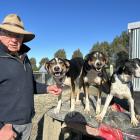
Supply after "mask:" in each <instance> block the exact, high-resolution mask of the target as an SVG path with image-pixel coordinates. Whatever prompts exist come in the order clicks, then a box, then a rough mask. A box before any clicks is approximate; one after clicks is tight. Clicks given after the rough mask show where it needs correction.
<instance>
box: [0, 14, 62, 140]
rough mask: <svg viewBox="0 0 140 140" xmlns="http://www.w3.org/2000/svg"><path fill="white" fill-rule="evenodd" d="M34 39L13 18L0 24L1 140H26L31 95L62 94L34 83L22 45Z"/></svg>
mask: <svg viewBox="0 0 140 140" xmlns="http://www.w3.org/2000/svg"><path fill="white" fill-rule="evenodd" d="M34 37H35V35H34V34H33V33H31V32H28V31H26V30H25V29H24V25H23V22H22V21H21V19H20V17H19V16H17V15H16V14H9V15H7V16H6V17H5V18H4V20H3V22H2V24H0V67H1V68H0V128H1V129H0V140H14V139H15V138H16V139H18V140H28V139H29V136H30V132H31V120H32V117H33V116H34V101H33V93H46V92H49V93H52V94H54V95H59V94H61V91H62V90H61V88H59V87H57V86H56V85H49V86H47V85H45V84H41V83H37V82H36V81H35V80H34V78H33V73H32V68H31V65H30V62H29V59H28V57H27V55H26V53H27V52H28V51H29V50H30V48H29V47H27V46H26V45H25V44H23V43H24V42H28V41H30V40H32V39H33V38H34ZM15 132H16V133H15Z"/></svg>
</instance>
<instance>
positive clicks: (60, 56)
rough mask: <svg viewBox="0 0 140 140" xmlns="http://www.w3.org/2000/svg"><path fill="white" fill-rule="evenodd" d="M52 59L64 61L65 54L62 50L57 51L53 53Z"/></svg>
mask: <svg viewBox="0 0 140 140" xmlns="http://www.w3.org/2000/svg"><path fill="white" fill-rule="evenodd" d="M54 57H59V58H64V59H66V52H65V50H64V49H59V50H58V51H56V52H55V54H54Z"/></svg>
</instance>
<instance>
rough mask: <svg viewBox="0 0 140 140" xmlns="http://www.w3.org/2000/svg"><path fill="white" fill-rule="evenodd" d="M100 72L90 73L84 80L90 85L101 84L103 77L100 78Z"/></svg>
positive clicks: (92, 71)
mask: <svg viewBox="0 0 140 140" xmlns="http://www.w3.org/2000/svg"><path fill="white" fill-rule="evenodd" d="M98 74H99V72H97V71H95V70H90V71H88V73H87V75H86V77H85V78H84V82H88V83H90V84H99V85H100V83H101V80H102V79H101V77H99V76H98Z"/></svg>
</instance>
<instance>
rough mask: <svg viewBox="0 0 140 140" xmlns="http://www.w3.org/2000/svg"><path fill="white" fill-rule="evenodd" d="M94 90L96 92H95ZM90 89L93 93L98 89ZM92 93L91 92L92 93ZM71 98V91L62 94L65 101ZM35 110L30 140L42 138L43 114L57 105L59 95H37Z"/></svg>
mask: <svg viewBox="0 0 140 140" xmlns="http://www.w3.org/2000/svg"><path fill="white" fill-rule="evenodd" d="M93 90H94V92H93ZM93 90H92V89H90V92H91V93H95V91H96V89H93ZM91 93H90V94H91ZM69 98H70V95H69V91H67V92H65V93H64V94H63V96H62V99H63V100H62V101H63V102H65V101H66V100H68V99H69ZM34 101H35V111H36V114H35V116H34V118H33V120H32V122H33V123H32V124H33V126H32V132H31V137H30V140H42V134H43V121H44V120H43V116H44V114H45V112H47V111H48V109H50V108H52V107H54V106H56V105H57V96H54V95H51V94H42V95H35V96H34Z"/></svg>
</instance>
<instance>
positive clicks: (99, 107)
mask: <svg viewBox="0 0 140 140" xmlns="http://www.w3.org/2000/svg"><path fill="white" fill-rule="evenodd" d="M100 112H101V92H100V91H99V92H98V94H97V104H96V114H99V113H100Z"/></svg>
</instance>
